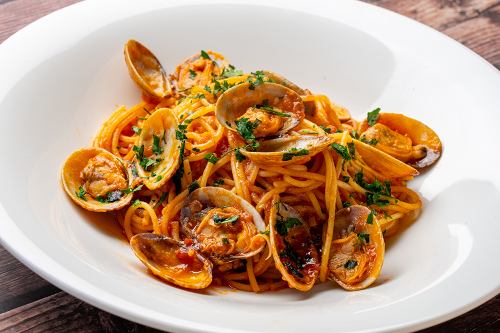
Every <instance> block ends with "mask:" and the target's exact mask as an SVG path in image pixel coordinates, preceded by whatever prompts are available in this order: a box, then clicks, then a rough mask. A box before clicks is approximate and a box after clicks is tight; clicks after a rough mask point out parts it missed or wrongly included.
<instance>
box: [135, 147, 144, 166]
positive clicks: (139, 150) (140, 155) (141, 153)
mask: <svg viewBox="0 0 500 333" xmlns="http://www.w3.org/2000/svg"><path fill="white" fill-rule="evenodd" d="M132 150H133V151H134V152H135V156H136V157H137V159H138V160H139V162H140V161H141V160H142V158H143V157H144V145H141V146H140V147H138V146H134V147H133V148H132Z"/></svg>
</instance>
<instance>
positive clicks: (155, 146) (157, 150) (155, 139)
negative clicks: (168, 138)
mask: <svg viewBox="0 0 500 333" xmlns="http://www.w3.org/2000/svg"><path fill="white" fill-rule="evenodd" d="M153 153H155V154H156V155H160V154H161V153H163V148H162V147H161V146H160V137H159V136H156V135H154V134H153Z"/></svg>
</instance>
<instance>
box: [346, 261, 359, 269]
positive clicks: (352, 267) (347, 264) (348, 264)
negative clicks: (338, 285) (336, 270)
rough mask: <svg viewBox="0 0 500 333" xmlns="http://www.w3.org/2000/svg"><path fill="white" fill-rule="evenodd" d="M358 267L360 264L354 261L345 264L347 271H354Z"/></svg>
mask: <svg viewBox="0 0 500 333" xmlns="http://www.w3.org/2000/svg"><path fill="white" fill-rule="evenodd" d="M356 266H358V262H357V261H356V260H352V259H349V260H347V261H346V263H345V264H344V268H345V269H354V268H355V267H356Z"/></svg>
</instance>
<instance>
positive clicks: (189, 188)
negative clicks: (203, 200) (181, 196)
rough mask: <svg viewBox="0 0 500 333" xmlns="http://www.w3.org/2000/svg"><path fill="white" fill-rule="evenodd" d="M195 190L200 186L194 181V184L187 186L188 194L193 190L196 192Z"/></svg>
mask: <svg viewBox="0 0 500 333" xmlns="http://www.w3.org/2000/svg"><path fill="white" fill-rule="evenodd" d="M197 188H200V184H199V183H198V181H197V180H195V181H194V182H192V183H191V184H189V185H188V192H189V193H191V192H193V191H194V190H196V189H197Z"/></svg>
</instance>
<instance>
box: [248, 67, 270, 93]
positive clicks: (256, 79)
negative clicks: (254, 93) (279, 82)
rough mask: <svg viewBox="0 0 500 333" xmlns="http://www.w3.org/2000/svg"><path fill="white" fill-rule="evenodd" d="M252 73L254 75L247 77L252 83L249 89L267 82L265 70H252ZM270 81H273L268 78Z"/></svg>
mask: <svg viewBox="0 0 500 333" xmlns="http://www.w3.org/2000/svg"><path fill="white" fill-rule="evenodd" d="M250 74H252V76H249V77H248V78H247V82H248V83H249V84H250V86H249V87H248V89H250V90H254V89H255V87H256V86H258V85H260V84H262V83H264V82H265V81H264V79H265V75H264V72H263V71H256V72H252V73H250ZM268 82H271V80H269V79H268Z"/></svg>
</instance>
